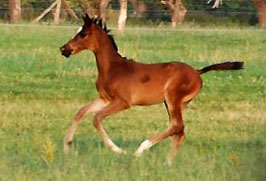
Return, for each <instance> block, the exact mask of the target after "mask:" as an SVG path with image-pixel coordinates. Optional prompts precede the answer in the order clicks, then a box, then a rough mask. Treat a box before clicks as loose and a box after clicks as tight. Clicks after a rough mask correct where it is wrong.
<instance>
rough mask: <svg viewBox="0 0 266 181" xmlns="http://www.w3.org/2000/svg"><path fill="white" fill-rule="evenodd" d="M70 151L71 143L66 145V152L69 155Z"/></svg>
mask: <svg viewBox="0 0 266 181" xmlns="http://www.w3.org/2000/svg"><path fill="white" fill-rule="evenodd" d="M69 153H70V146H69V145H64V154H65V155H69Z"/></svg>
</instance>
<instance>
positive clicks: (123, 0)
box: [118, 0, 127, 32]
mask: <svg viewBox="0 0 266 181" xmlns="http://www.w3.org/2000/svg"><path fill="white" fill-rule="evenodd" d="M126 20H127V0H120V15H119V19H118V30H119V31H120V32H124V30H125V26H126Z"/></svg>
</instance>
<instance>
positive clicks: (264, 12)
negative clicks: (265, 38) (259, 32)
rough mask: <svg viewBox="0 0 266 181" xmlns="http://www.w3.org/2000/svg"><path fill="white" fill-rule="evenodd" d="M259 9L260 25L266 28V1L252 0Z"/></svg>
mask: <svg viewBox="0 0 266 181" xmlns="http://www.w3.org/2000/svg"><path fill="white" fill-rule="evenodd" d="M252 1H253V3H254V4H255V7H256V9H257V14H258V19H259V25H260V27H262V28H266V0H252Z"/></svg>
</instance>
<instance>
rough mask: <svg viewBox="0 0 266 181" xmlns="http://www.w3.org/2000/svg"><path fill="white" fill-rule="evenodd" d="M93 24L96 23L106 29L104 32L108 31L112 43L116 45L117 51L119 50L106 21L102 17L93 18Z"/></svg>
mask: <svg viewBox="0 0 266 181" xmlns="http://www.w3.org/2000/svg"><path fill="white" fill-rule="evenodd" d="M92 24H96V25H98V26H99V27H100V28H101V29H103V30H104V32H105V33H106V35H107V36H108V37H109V39H110V40H111V43H112V45H113V46H114V48H115V51H116V52H117V51H118V48H117V46H116V43H115V40H114V38H113V35H112V34H110V32H111V30H110V29H108V28H107V26H106V23H103V22H102V19H101V18H97V17H96V18H92Z"/></svg>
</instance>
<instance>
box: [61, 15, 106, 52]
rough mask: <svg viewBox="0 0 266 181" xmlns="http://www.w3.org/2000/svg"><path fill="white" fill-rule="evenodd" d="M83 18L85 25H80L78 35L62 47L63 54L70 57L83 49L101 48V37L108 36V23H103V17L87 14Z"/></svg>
mask: <svg viewBox="0 0 266 181" xmlns="http://www.w3.org/2000/svg"><path fill="white" fill-rule="evenodd" d="M82 18H83V21H84V25H83V26H82V27H80V28H79V29H78V31H77V33H76V35H75V36H74V37H73V38H72V39H70V40H69V41H68V42H67V43H66V44H65V45H63V46H62V47H61V48H60V51H61V53H62V55H64V56H65V57H69V56H70V55H72V54H75V53H78V52H80V51H82V50H86V49H89V50H91V51H96V50H97V49H98V48H100V46H101V45H100V42H99V41H98V40H99V39H100V38H104V37H108V35H107V33H108V32H109V30H107V28H106V25H104V26H103V25H102V21H101V19H97V18H90V17H89V16H88V14H86V15H85V16H84V17H82Z"/></svg>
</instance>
